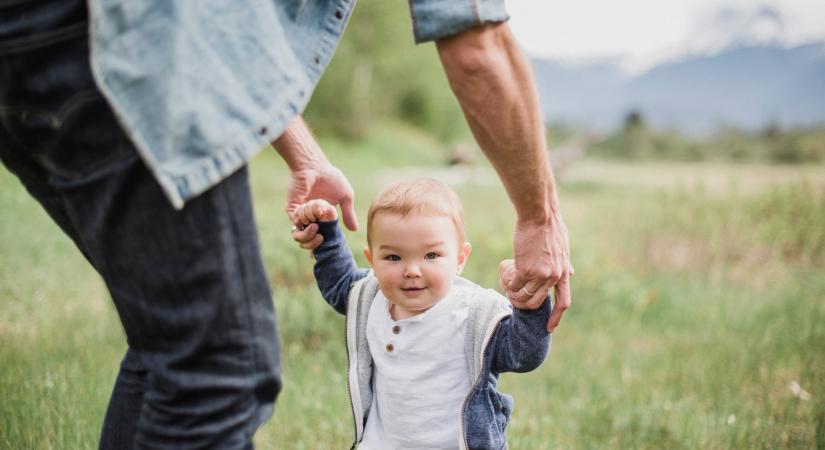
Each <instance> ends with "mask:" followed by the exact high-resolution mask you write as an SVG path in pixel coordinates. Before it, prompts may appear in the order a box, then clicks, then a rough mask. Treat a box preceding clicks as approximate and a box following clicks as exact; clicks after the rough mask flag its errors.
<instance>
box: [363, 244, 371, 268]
mask: <svg viewBox="0 0 825 450" xmlns="http://www.w3.org/2000/svg"><path fill="white" fill-rule="evenodd" d="M364 257H365V258H367V261H368V262H369V263H370V265H372V252H371V251H370V248H369V247H366V248H364Z"/></svg>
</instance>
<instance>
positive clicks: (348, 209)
mask: <svg viewBox="0 0 825 450" xmlns="http://www.w3.org/2000/svg"><path fill="white" fill-rule="evenodd" d="M353 196H354V194H353V191H352V186H350V184H349V182H348V181H347V179H346V177H344V174H343V173H341V171H340V170H338V168H337V167H334V166H333V165H331V164H328V163H327V164H325V165H322V166H320V167H317V168H310V169H303V170H298V171H295V172H292V178H291V180H290V181H289V189H288V190H287V196H286V212H287V214H289V218H290V219H291V220H292V223H293V224H295V225H300V223H299V219H298V217H297V216H296V211H297V209H298V207H299V206H301V205H303V204H304V203H307V202H308V201H310V200H314V199H322V200H326V201H327V202H329V203H330V204H331V205H338V204H340V205H341V215H342V216H343V218H344V225H346V227H347V228H349V229H350V230H353V231H355V230H356V229H357V228H358V219H357V218H356V216H355V205H354V201H353Z"/></svg>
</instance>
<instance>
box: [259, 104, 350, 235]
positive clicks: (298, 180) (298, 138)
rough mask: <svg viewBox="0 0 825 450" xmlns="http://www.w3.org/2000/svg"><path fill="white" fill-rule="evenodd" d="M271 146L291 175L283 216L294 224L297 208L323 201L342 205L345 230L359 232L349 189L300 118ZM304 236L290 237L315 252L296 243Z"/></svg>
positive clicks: (291, 123)
mask: <svg viewBox="0 0 825 450" xmlns="http://www.w3.org/2000/svg"><path fill="white" fill-rule="evenodd" d="M272 146H273V147H275V150H277V151H278V154H280V155H281V157H282V158H283V159H284V161H286V164H287V166H289V170H290V172H291V175H292V178H291V180H290V182H289V190H288V191H287V204H286V212H287V214H289V217H290V219H292V221H293V223H295V221H296V219H295V217H294V211H295V209H296V208H297V207H298V206H299V205H302V204H304V203H306V202H307V201H309V200H313V199H324V200H326V201H328V202H329V203H331V204H332V205H338V204H340V205H341V213H342V215H343V218H344V224H345V225H346V226H347V228H349V229H350V230H355V229H356V228H358V220H357V219H356V215H355V206H354V203H353V192H352V187H351V186H350V184H349V182H348V181H347V179H346V177H345V176H344V174H343V173H341V171H340V170H338V168H336V167H335V166H333V165H332V164H330V162H329V161H328V160H327V157H326V156H325V155H324V152H323V151H321V147H320V146H319V145H318V142H316V141H315V138H314V137H313V136H312V133H311V132H310V131H309V128H308V127H307V125H306V123H305V122H304V120H303V119H302V118H301V117H300V116H299V117H296V118H295V119H293V121H292V122H290V124H289V126H288V127H287V129H286V130H284V132H283V134H282V135H281V136H280V137H279V138H278V139H276V140H275V141H274V142H273V143H272ZM303 236H304V235H303V234H301V235H300V236H295V233H293V237H294V238H295V240H296V241H298V242H301V243H302V247H304V248H314V247H312V246H304V245H303V244H304V243H303V241H301V240H300V239H299V237H303ZM318 236H320V235H318ZM313 237H315V239H316V242H317V240H318V239H321V238H319V237H317V236H315V235H313ZM315 246H317V244H316V245H315Z"/></svg>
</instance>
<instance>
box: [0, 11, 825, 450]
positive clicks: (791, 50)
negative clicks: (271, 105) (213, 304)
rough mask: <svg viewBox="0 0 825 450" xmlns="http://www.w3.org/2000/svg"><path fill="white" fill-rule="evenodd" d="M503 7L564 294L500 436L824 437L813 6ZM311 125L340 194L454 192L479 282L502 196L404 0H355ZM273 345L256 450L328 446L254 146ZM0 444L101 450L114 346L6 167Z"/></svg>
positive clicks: (337, 397)
mask: <svg viewBox="0 0 825 450" xmlns="http://www.w3.org/2000/svg"><path fill="white" fill-rule="evenodd" d="M508 9H509V12H510V14H511V16H512V19H511V21H510V25H511V27H512V29H513V32H514V34H515V35H516V37H517V38H518V39H519V41H520V43H521V45H522V46H523V48H524V50H525V51H526V52H527V54H528V56H529V57H530V59H531V63H532V65H533V68H534V71H535V75H536V81H537V84H538V86H539V89H540V92H541V102H542V109H543V112H544V118H545V120H546V124H547V130H548V141H549V144H550V157H551V160H552V161H553V165H554V168H555V173H556V177H557V180H558V183H559V190H560V199H561V205H562V212H563V213H564V215H565V219H566V221H567V224H568V226H569V228H570V237H571V248H572V258H573V263H574V265H575V267H576V275H575V277H574V279H573V306H572V308H571V309H570V310H569V312H568V313H567V314H566V315H565V319H564V321H563V322H562V325H561V326H560V327H559V329H558V330H557V333H556V334H555V336H554V340H553V350H552V352H551V356H550V358H549V359H548V361H547V362H546V363H545V365H544V366H542V367H541V368H540V369H538V370H536V371H534V372H532V373H529V374H507V375H504V376H503V377H502V389H503V390H504V391H506V392H509V393H512V394H513V395H514V397H515V401H516V408H515V414H514V417H513V419H512V422H511V423H510V425H509V427H508V430H509V437H510V446H511V448H513V449H556V448H582V449H585V448H588V449H589V448H617V449H619V448H621V449H624V448H651V449H653V448H655V449H660V448H685V449H688V448H690V449H692V448H825V4H823V3H822V2H821V1H808V0H773V1H764V2H754V1H748V0H726V1H722V2H720V1H706V0H678V1H677V0H673V1H670V2H655V1H647V0H636V1H627V2H612V3H610V2H608V3H606V2H596V1H593V0H587V1H584V0H582V1H579V2H532V1H528V0H518V1H517V0H510V1H509V2H508ZM306 118H307V121H308V122H309V123H310V125H311V126H312V127H313V128H314V130H315V132H316V134H317V135H318V137H319V140H320V142H321V144H322V147H323V148H324V149H325V151H326V152H327V154H328V156H329V158H330V160H331V161H332V162H333V163H334V164H336V165H337V166H339V167H340V168H341V169H342V170H343V171H344V173H345V174H346V175H347V176H348V177H349V179H350V181H351V182H352V183H353V185H354V187H355V189H356V205H357V207H358V211H359V219H360V221H361V226H362V228H361V229H360V230H359V231H357V232H354V233H350V232H347V233H346V234H347V237H348V239H349V243H350V246H351V247H352V248H353V250H354V253H355V254H356V257H357V259H358V260H359V263H360V264H361V265H365V263H366V262H365V261H364V260H363V258H362V257H361V256H360V254H361V249H362V248H363V246H364V244H365V234H364V230H363V228H364V226H365V225H366V223H365V222H366V217H365V213H366V208H367V206H368V204H369V202H370V200H371V198H372V196H373V195H374V194H375V193H376V191H377V190H378V189H380V188H381V187H382V186H384V185H386V184H387V183H388V182H390V181H393V180H396V179H399V178H405V177H413V176H419V175H428V176H434V177H437V178H439V179H441V180H443V181H445V182H447V183H448V184H450V185H451V186H453V187H454V188H455V189H456V190H457V191H458V192H459V194H460V195H461V197H462V200H463V202H464V206H465V214H466V217H467V225H466V227H467V232H468V237H469V240H470V241H471V242H472V244H473V248H474V251H473V255H472V257H471V258H470V261H469V264H468V266H467V269H466V270H465V276H467V277H468V278H471V279H473V280H475V281H477V282H478V283H480V284H482V285H486V286H489V287H496V286H497V285H498V283H497V264H498V261H500V260H501V259H504V258H507V257H510V256H511V253H512V241H511V239H512V227H513V220H514V215H513V210H512V207H511V206H510V204H509V201H508V200H507V197H506V195H505V193H504V191H503V189H502V187H501V185H500V182H499V181H498V178H497V177H496V175H495V173H494V171H493V170H492V169H491V167H490V166H489V164H488V163H487V162H486V160H485V159H484V156H483V155H482V153H481V152H480V150H479V149H478V148H477V146H476V145H475V143H474V141H473V139H472V136H471V135H470V133H469V130H468V128H467V126H466V124H465V122H464V119H463V116H462V115H461V112H460V109H459V107H458V105H457V103H456V101H455V99H454V98H453V97H452V94H451V92H450V89H449V86H448V85H447V82H446V79H445V76H444V74H443V71H442V69H441V66H440V63H439V61H438V57H437V55H436V52H435V48H434V46H433V45H432V44H425V45H420V46H415V45H413V42H412V30H411V26H410V22H409V15H408V11H407V5H406V3H405V2H400V1H393V2H389V1H380V0H361V1H360V2H359V5H358V7H357V8H356V9H355V14H354V16H353V18H352V21H351V22H350V24H349V27H348V29H347V32H346V34H345V38H344V41H343V42H342V44H341V46H340V47H339V49H338V52H337V53H336V56H335V58H334V60H333V62H332V65H331V67H330V68H329V70H328V71H327V72H326V74H325V75H324V78H323V79H322V82H321V84H320V86H319V87H318V89H317V91H316V93H315V95H314V97H313V99H312V102H311V104H310V105H309V107H308V110H307V111H306ZM250 166H251V171H252V180H253V190H254V196H255V201H256V208H257V211H256V212H257V217H258V223H259V230H260V235H261V242H262V245H263V252H264V259H265V262H266V265H267V270H268V273H269V277H270V280H271V282H272V284H273V288H274V293H275V302H276V307H277V311H278V314H279V324H280V334H281V339H282V342H283V355H284V379H285V385H284V391H283V392H282V394H281V396H280V397H279V401H278V404H277V407H276V413H275V416H274V418H273V419H272V420H271V421H270V422H268V423H267V424H266V425H265V426H264V427H263V429H262V430H261V431H260V432H259V433H258V435H257V438H256V443H257V446H258V448H263V449H268V448H276V449H280V448H283V449H328V448H346V447H348V445H349V442H351V438H352V435H353V425H352V418H351V415H350V412H349V399H348V396H347V388H346V386H347V383H346V378H345V370H346V357H345V348H344V345H343V336H344V334H343V319H342V318H341V317H340V316H338V315H337V314H336V313H335V312H333V311H332V310H331V309H330V308H328V307H327V306H326V305H325V304H324V303H323V300H322V299H321V297H320V295H319V294H318V291H317V288H316V287H315V285H314V281H313V278H312V260H311V259H310V257H309V256H308V255H307V254H306V253H305V252H303V251H301V250H300V249H298V248H297V247H296V246H295V245H294V244H293V243H292V240H291V237H290V234H289V229H290V224H289V223H288V220H287V218H286V216H285V214H284V213H283V211H282V208H283V204H284V197H285V189H286V183H287V179H288V171H287V169H286V167H285V166H284V164H283V163H282V162H281V161H280V160H279V159H278V157H277V155H276V154H275V152H274V151H272V150H271V149H266V150H265V151H263V152H261V154H260V155H259V156H258V157H257V158H256V159H255V160H254V161H253V162H252V163H251V165H250ZM0 211H2V219H0V399H1V400H0V448H3V449H6V448H8V449H85V448H90V449H91V448H96V445H97V436H98V433H99V428H100V423H101V421H102V417H103V413H104V410H105V407H106V403H107V399H108V395H109V392H110V389H111V385H112V381H113V380H114V376H115V374H116V371H117V367H118V364H119V359H120V358H121V356H122V354H123V352H124V350H125V343H124V337H123V333H122V330H121V328H120V324H119V322H118V320H117V316H116V313H115V311H114V308H113V307H112V305H111V302H110V300H109V298H108V293H107V292H106V290H105V289H104V286H103V284H102V282H101V281H100V279H99V278H98V277H97V275H96V274H95V273H94V272H93V270H92V269H91V268H90V267H89V266H88V264H87V263H86V262H85V260H84V259H83V258H82V256H80V254H79V253H78V252H77V251H76V249H75V248H74V247H73V245H72V244H71V242H69V240H68V239H67V238H65V237H64V236H63V235H62V234H61V233H60V232H59V230H58V228H57V227H56V226H55V225H54V224H52V223H51V221H50V220H49V219H48V217H47V216H46V215H45V213H43V211H42V210H41V209H40V208H39V206H38V205H37V204H36V203H35V202H34V201H33V200H32V199H31V198H29V197H28V195H27V194H26V193H25V191H24V190H23V189H22V188H21V187H20V185H19V183H18V182H17V180H16V179H14V177H13V176H12V175H11V174H9V173H8V172H7V171H5V169H2V170H0Z"/></svg>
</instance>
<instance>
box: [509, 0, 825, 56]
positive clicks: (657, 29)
mask: <svg viewBox="0 0 825 450" xmlns="http://www.w3.org/2000/svg"><path fill="white" fill-rule="evenodd" d="M506 4H507V10H508V12H509V13H510V16H511V19H510V26H511V28H512V30H513V33H514V34H515V35H516V38H517V39H518V40H519V42H520V43H521V45H522V47H523V48H524V50H525V51H526V52H527V53H528V54H529V55H530V56H532V57H542V58H551V59H562V60H567V61H571V62H577V61H592V60H597V59H610V60H613V61H615V62H617V63H619V64H620V66H621V67H622V68H624V69H625V70H627V71H628V72H641V71H644V70H645V69H647V68H649V67H651V66H652V65H655V64H656V63H659V62H663V61H666V60H672V59H678V58H679V57H680V56H684V55H686V54H710V53H713V52H714V51H718V50H720V49H721V48H723V47H724V46H725V45H726V44H728V43H729V42H730V41H731V40H733V39H739V40H740V41H741V40H742V35H746V36H745V40H750V41H763V42H764V41H765V40H773V41H774V42H781V43H783V44H785V45H789V46H790V45H796V44H800V43H805V42H811V41H814V40H820V41H825V0H764V1H759V0H623V1H605V0H573V1H571V0H563V1H562V0H507V3H506ZM765 11H768V12H769V14H764V12H765ZM760 12H763V14H760ZM734 30H739V31H736V33H738V34H739V37H735V36H732V34H733V33H735V31H734Z"/></svg>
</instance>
